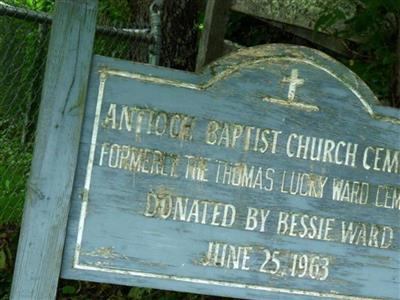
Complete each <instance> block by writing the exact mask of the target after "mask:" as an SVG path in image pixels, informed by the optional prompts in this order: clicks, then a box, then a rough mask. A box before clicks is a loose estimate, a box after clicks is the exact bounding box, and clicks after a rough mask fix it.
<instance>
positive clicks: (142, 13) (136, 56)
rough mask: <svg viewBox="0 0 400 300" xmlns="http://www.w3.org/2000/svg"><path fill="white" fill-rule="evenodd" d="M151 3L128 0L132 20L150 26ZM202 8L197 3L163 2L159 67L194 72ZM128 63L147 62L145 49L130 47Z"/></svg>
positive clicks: (193, 0) (184, 0) (183, 0)
mask: <svg viewBox="0 0 400 300" xmlns="http://www.w3.org/2000/svg"><path fill="white" fill-rule="evenodd" d="M152 2H153V0H131V13H132V16H133V20H134V22H135V23H138V24H150V20H149V7H150V5H151V4H152ZM203 8H204V1H201V0H174V1H164V4H163V7H162V13H161V14H162V15H161V32H162V45H161V58H160V65H162V66H166V67H170V68H175V69H183V70H190V71H192V70H194V68H195V64H196V53H197V35H198V30H197V25H198V19H199V18H198V16H199V12H200V10H201V9H203ZM133 47H134V48H133V53H132V59H133V60H135V61H147V56H148V46H147V45H143V44H136V45H133Z"/></svg>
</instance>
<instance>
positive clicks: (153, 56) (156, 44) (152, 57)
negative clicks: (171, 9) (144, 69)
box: [149, 0, 163, 65]
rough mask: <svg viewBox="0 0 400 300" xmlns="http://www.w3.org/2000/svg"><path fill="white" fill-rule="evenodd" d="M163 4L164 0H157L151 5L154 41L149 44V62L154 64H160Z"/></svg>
mask: <svg viewBox="0 0 400 300" xmlns="http://www.w3.org/2000/svg"><path fill="white" fill-rule="evenodd" d="M162 4H163V1H162V0H155V1H153V3H152V4H151V5H150V27H151V28H150V34H151V36H152V38H153V43H152V44H150V46H149V63H150V64H152V65H159V64H160V54H161V41H162V39H161V37H162V36H161V9H162Z"/></svg>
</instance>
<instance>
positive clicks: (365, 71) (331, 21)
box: [315, 0, 400, 106]
mask: <svg viewBox="0 0 400 300" xmlns="http://www.w3.org/2000/svg"><path fill="white" fill-rule="evenodd" d="M351 1H353V2H354V4H355V6H356V8H357V11H356V13H355V15H354V16H353V17H352V18H350V19H349V20H347V21H346V15H345V13H344V12H343V11H340V10H339V9H336V10H333V11H332V10H331V11H326V12H325V13H324V14H323V15H322V16H321V17H320V18H319V20H318V21H317V23H316V26H315V29H316V30H327V29H330V30H332V29H333V28H334V26H335V25H337V24H340V23H344V24H345V26H344V27H343V29H341V30H338V31H337V32H336V35H337V36H339V37H342V38H345V39H349V40H353V41H357V44H359V45H356V43H349V45H348V48H349V50H350V52H351V54H352V57H351V58H350V59H348V60H346V59H343V60H342V61H343V62H344V63H345V64H346V65H347V66H349V67H350V68H351V69H352V70H353V71H354V72H356V73H357V74H358V75H359V76H360V77H361V78H363V79H364V80H365V81H366V82H367V83H368V84H369V85H370V86H371V88H372V90H374V92H375V93H376V94H377V96H378V97H379V98H380V99H381V100H382V101H383V102H385V103H386V104H389V105H393V106H400V103H395V99H393V97H392V93H391V89H392V87H393V82H392V78H393V77H394V76H392V74H393V72H394V68H395V63H396V55H398V54H396V34H397V30H398V28H399V26H400V24H399V22H400V1H398V0H351Z"/></svg>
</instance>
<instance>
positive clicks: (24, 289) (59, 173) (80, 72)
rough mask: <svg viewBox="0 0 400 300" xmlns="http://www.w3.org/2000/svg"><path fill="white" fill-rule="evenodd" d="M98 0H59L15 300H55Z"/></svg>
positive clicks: (15, 280)
mask: <svg viewBox="0 0 400 300" xmlns="http://www.w3.org/2000/svg"><path fill="white" fill-rule="evenodd" d="M96 15H97V0H82V1H73V0H59V1H57V2H56V6H55V13H54V22H53V26H52V31H51V38H50V44H49V51H48V57H47V65H46V73H45V80H44V86H43V91H42V102H41V105H40V113H39V121H38V130H37V136H36V142H35V150H34V154H33V162H32V167H31V175H30V178H29V182H28V186H27V195H26V200H25V207H24V215H23V221H22V228H21V236H20V240H19V245H18V253H17V258H16V266H15V272H14V279H13V285H12V291H11V299H15V300H17V299H21V300H26V299H38V300H43V299H54V298H55V295H56V289H57V283H58V278H59V273H60V268H61V258H62V252H63V247H64V241H65V229H66V225H67V216H68V212H69V206H70V197H71V190H72V184H73V179H74V174H75V166H76V161H77V153H78V146H79V140H80V132H81V126H82V119H83V112H84V107H85V101H86V92H87V85H88V75H89V70H90V65H91V57H92V48H93V39H94V33H95V28H96Z"/></svg>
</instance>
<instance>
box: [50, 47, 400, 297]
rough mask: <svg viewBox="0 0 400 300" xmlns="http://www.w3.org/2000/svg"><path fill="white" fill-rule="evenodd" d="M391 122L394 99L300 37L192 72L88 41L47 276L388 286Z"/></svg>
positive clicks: (338, 292)
mask: <svg viewBox="0 0 400 300" xmlns="http://www.w3.org/2000/svg"><path fill="white" fill-rule="evenodd" d="M399 129H400V118H399V111H398V110H395V109H391V108H384V107H380V106H379V105H378V102H377V100H376V98H375V97H374V95H373V94H372V92H371V91H370V90H369V89H368V87H367V86H366V85H365V84H364V83H363V82H362V81H361V80H360V79H359V78H358V77H357V76H356V75H355V74H353V73H352V72H351V71H349V70H348V69H347V68H346V67H344V66H343V65H341V64H340V63H338V62H336V61H334V60H332V59H331V58H329V57H327V56H326V55H324V54H322V53H320V52H317V51H315V50H312V49H308V48H303V47H295V46H287V45H270V46H263V47H257V48H249V49H245V50H241V51H239V52H238V53H235V54H232V55H230V56H228V57H226V58H223V59H222V60H219V61H217V62H216V63H214V64H212V65H211V66H210V67H208V69H207V70H206V71H204V72H203V73H201V74H194V73H187V72H182V71H174V70H169V69H165V68H158V67H154V66H150V65H143V64H134V63H130V62H126V61H119V60H114V59H111V58H105V57H99V56H96V57H95V58H94V61H93V65H92V71H91V75H90V82H89V92H88V98H87V105H86V111H85V116H84V123H83V130H82V135H81V140H80V141H81V142H80V149H79V156H78V167H77V170H76V174H75V179H74V185H73V191H72V200H71V201H72V203H71V210H70V215H69V222H68V229H67V239H66V246H65V249H64V258H63V267H62V276H63V277H65V278H71V279H83V280H91V281H99V282H110V283H116V284H125V285H134V286H143V287H154V288H160V289H168V290H177V291H189V292H194V293H200V294H210V295H221V296H230V297H236V298H243V299H266V298H268V299H278V298H279V299H300V298H299V297H300V296H301V299H303V298H304V299H311V298H327V299H352V300H356V299H395V298H399V296H400V294H399V293H400V291H399V280H400V278H399V274H400V269H399V266H400V255H399V243H400V235H399V226H400V224H399V210H400V182H399V179H400V176H399V172H400V154H399V153H400V152H399V149H400V141H399ZM55 159H57V158H55Z"/></svg>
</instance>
